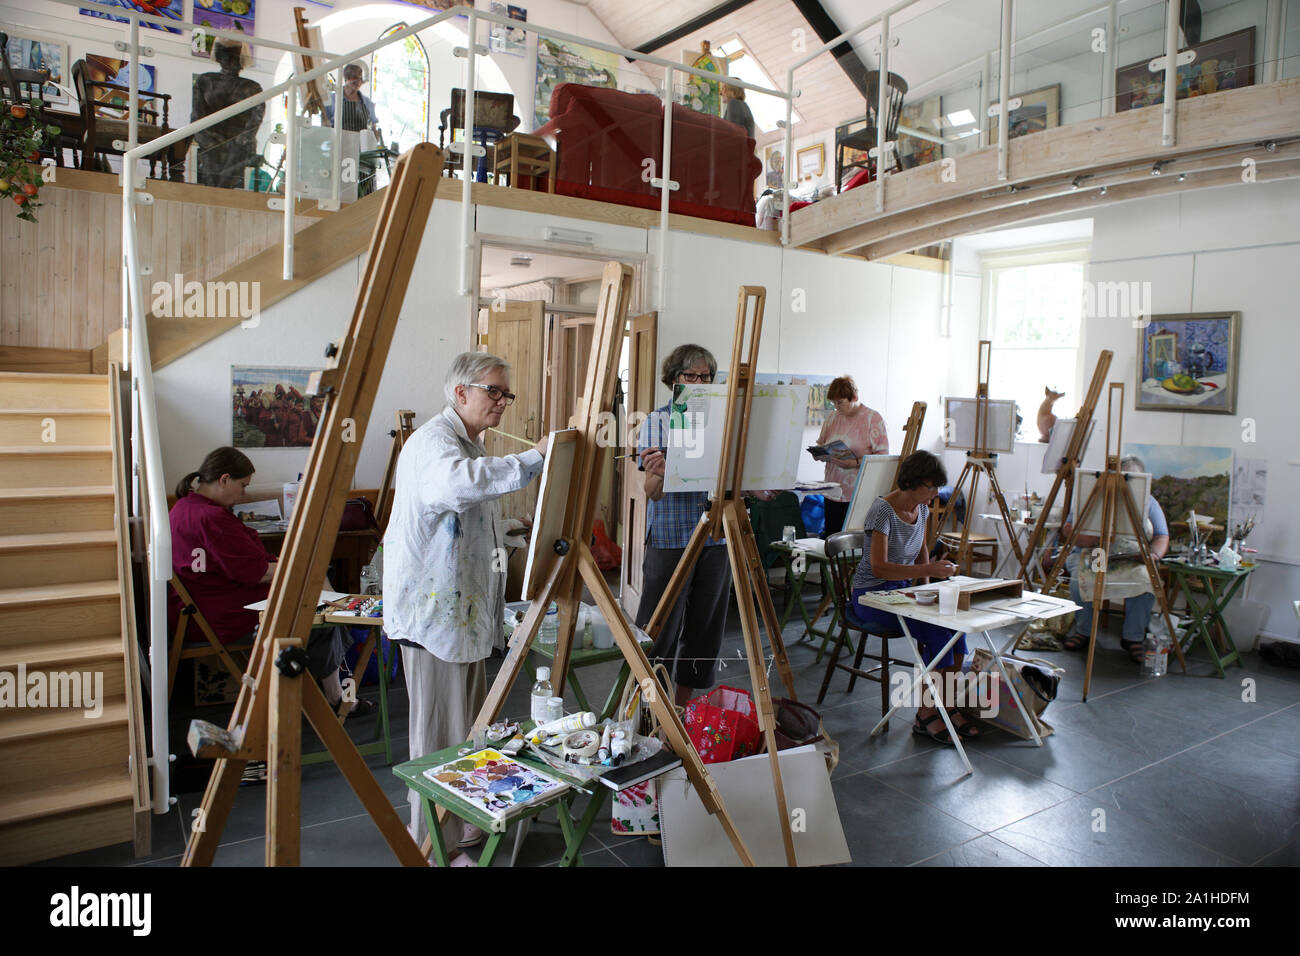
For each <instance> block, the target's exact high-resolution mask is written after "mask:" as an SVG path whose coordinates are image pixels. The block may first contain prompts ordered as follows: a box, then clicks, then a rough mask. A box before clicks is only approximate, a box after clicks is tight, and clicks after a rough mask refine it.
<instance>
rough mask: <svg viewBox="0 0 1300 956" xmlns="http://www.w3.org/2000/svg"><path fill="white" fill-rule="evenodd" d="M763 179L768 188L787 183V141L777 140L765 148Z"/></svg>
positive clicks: (778, 186) (775, 187) (776, 187)
mask: <svg viewBox="0 0 1300 956" xmlns="http://www.w3.org/2000/svg"><path fill="white" fill-rule="evenodd" d="M763 181H764V182H765V183H767V188H768V189H780V188H781V187H782V186H784V185H785V142H784V141H781V142H776V143H773V144H772V145H771V146H768V147H767V148H766V149H764V150H763Z"/></svg>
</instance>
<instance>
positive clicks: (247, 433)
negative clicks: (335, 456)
mask: <svg viewBox="0 0 1300 956" xmlns="http://www.w3.org/2000/svg"><path fill="white" fill-rule="evenodd" d="M315 371H319V370H318V369H312V368H284V367H269V368H267V367H255V366H247V365H232V366H231V368H230V411H231V442H230V443H231V444H232V445H233V446H234V447H236V448H306V447H308V446H309V445H311V442H312V438H313V437H315V435H316V424H317V423H318V422H319V421H320V417H321V412H322V411H323V410H324V403H325V396H323V395H308V394H307V380H308V379H309V378H311V373H312V372H315Z"/></svg>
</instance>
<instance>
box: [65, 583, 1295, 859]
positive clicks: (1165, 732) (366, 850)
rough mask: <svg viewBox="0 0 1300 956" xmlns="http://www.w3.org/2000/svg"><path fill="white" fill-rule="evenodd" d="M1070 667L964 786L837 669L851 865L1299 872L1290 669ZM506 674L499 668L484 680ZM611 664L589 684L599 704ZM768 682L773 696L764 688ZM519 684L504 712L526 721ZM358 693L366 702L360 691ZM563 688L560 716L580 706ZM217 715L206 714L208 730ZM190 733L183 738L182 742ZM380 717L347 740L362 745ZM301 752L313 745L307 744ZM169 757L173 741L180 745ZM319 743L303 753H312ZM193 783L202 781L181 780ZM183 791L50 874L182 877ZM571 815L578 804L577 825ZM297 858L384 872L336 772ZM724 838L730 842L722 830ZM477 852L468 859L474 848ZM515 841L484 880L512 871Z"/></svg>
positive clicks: (1111, 648)
mask: <svg viewBox="0 0 1300 956" xmlns="http://www.w3.org/2000/svg"><path fill="white" fill-rule="evenodd" d="M801 632H802V626H801V625H799V626H796V625H795V624H793V623H792V624H790V625H789V626H788V627H787V629H786V633H785V638H786V640H787V641H788V642H789V656H790V661H791V667H792V670H793V672H794V678H795V685H796V690H797V693H798V696H799V698H800V699H801V700H805V701H808V702H810V703H811V702H812V701H813V700H815V698H816V695H817V691H818V689H819V687H820V685H821V680H822V675H823V673H824V669H825V668H824V663H823V664H817V663H815V658H816V652H817V646H816V645H813V644H809V643H801V642H799V641H798V638H799V636H800V634H801ZM742 646H743V645H742V641H741V637H740V632H739V626H738V624H737V618H736V614H735V609H734V607H733V609H732V614H731V615H730V618H729V626H728V634H727V639H726V641H725V643H724V646H723V652H722V657H723V658H724V660H725V661H726V665H725V668H724V669H721V670H720V671H719V673H718V675H717V676H718V680H719V682H720V683H725V684H730V685H734V686H740V687H747V686H748V685H749V677H748V673H747V670H746V667H745V664H744V662H743V661H741V660H738V659H737V652H738V651H739V650H740V648H741V647H742ZM1036 656H1043V657H1045V658H1048V659H1050V660H1052V661H1053V662H1054V663H1057V664H1059V665H1061V666H1063V667H1065V668H1066V671H1067V674H1066V677H1065V679H1064V680H1063V681H1062V685H1061V691H1060V695H1059V696H1058V698H1057V700H1056V702H1055V703H1053V704H1052V705H1051V707H1050V708H1049V709H1048V711H1047V713H1046V715H1045V716H1046V719H1047V720H1048V722H1049V723H1050V724H1052V725H1053V727H1054V728H1055V733H1054V734H1053V735H1052V736H1051V737H1050V738H1048V739H1047V740H1046V742H1045V744H1044V746H1043V747H1041V748H1038V747H1035V746H1034V745H1033V744H1032V742H1029V741H1023V740H1020V739H1018V738H1016V737H1013V736H1011V735H1009V734H1005V733H1002V732H1000V731H993V732H991V733H990V734H989V735H987V736H986V737H985V738H984V739H982V740H979V741H975V742H971V743H970V744H969V745H968V747H967V753H968V754H969V756H970V760H971V763H972V765H973V766H974V768H975V772H974V774H973V775H971V776H968V777H963V776H962V774H961V769H962V768H961V764H960V761H959V760H958V758H957V755H956V752H955V751H954V750H953V749H952V748H949V747H943V746H940V745H939V744H937V743H935V742H933V741H930V740H928V739H925V738H922V737H918V736H915V735H914V734H912V733H911V720H912V717H913V711H910V710H907V711H900V712H899V713H898V714H896V715H895V716H894V718H893V719H892V720H891V724H890V731H889V732H888V733H887V734H884V735H882V736H879V737H874V738H873V737H870V736H869V735H868V732H869V730H870V728H871V726H872V725H873V724H874V723H875V722H876V721H877V720H878V719H879V717H880V697H879V688H878V687H877V686H876V685H875V684H870V683H864V682H859V684H858V686H857V687H856V689H855V691H854V693H853V694H852V695H849V694H848V693H846V686H847V682H848V678H847V675H844V674H842V673H841V674H837V676H836V677H835V678H834V680H833V682H832V685H831V689H830V692H829V693H828V695H827V697H826V701H825V704H824V705H823V706H822V708H821V711H822V714H823V719H824V722H825V726H826V729H827V731H828V732H829V733H830V734H831V736H832V737H834V738H835V739H836V740H837V741H838V742H839V744H840V748H841V750H840V757H841V759H840V763H839V766H838V767H837V768H836V770H835V772H834V774H833V775H832V786H833V789H834V793H835V799H836V801H837V804H838V806H839V811H840V818H841V821H842V823H843V826H844V830H845V835H846V837H847V839H848V843H849V848H850V852H851V853H852V857H853V865H855V866H913V865H916V866H972V865H978V866H1043V865H1047V866H1072V867H1074V866H1090V867H1092V866H1098V867H1108V866H1255V865H1258V866H1296V865H1297V864H1298V863H1300V671H1293V670H1285V669H1282V668H1278V667H1274V666H1270V665H1269V664H1266V663H1263V662H1261V661H1260V660H1259V659H1258V657H1257V656H1255V655H1253V654H1250V655H1247V657H1246V663H1245V666H1244V667H1241V668H1236V667H1233V668H1229V670H1228V677H1227V679H1226V680H1220V679H1218V678H1216V677H1212V676H1210V674H1211V673H1212V671H1211V668H1210V666H1209V664H1208V663H1207V662H1206V661H1204V660H1202V659H1199V658H1196V657H1193V658H1192V659H1191V660H1190V661H1189V668H1188V670H1189V672H1188V674H1187V675H1183V674H1181V673H1179V672H1178V669H1177V666H1176V664H1174V665H1172V666H1171V673H1170V674H1169V676H1167V677H1165V678H1162V679H1159V680H1154V681H1153V680H1144V679H1143V678H1142V677H1141V676H1140V675H1139V674H1138V669H1137V666H1136V665H1134V664H1132V663H1130V662H1129V660H1128V658H1127V656H1126V655H1124V654H1123V653H1122V652H1121V651H1120V649H1119V644H1118V641H1117V639H1116V638H1115V637H1114V636H1113V635H1105V636H1103V637H1102V638H1101V645H1100V646H1099V648H1098V651H1097V656H1096V661H1095V665H1094V673H1093V681H1092V686H1091V690H1090V694H1089V699H1088V701H1087V702H1086V703H1083V702H1081V700H1080V696H1081V691H1082V686H1083V666H1084V656H1083V655H1081V654H1070V653H1066V652H1060V653H1055V654H1053V653H1049V652H1036ZM499 663H500V662H499V661H496V660H494V661H491V662H490V666H489V679H491V676H492V675H494V674H495V672H496V670H497V667H498V666H499ZM614 675H615V667H614V666H613V665H602V666H600V667H594V668H590V669H587V670H584V671H582V672H581V676H582V683H583V685H584V688H585V689H586V690H588V691H589V696H590V697H592V698H595V697H596V696H597V695H598V694H602V693H603V691H604V689H605V688H607V687H608V686H609V684H610V683H611V682H612V680H613V679H614ZM398 684H399V686H398V687H396V688H394V689H393V690H392V691H391V692H390V704H391V707H392V710H393V715H394V749H395V756H396V758H397V760H398V761H401V760H404V759H406V726H405V721H406V694H405V689H404V687H402V686H401V681H400V679H399V681H398ZM774 685H779V682H777V681H775V680H774ZM527 692H528V689H527V688H526V687H524V686H522V682H521V685H520V686H517V687H516V688H515V689H514V691H513V692H512V693H511V695H510V697H509V699H508V701H507V706H506V711H507V712H509V713H523V712H526V710H527V701H526V695H527ZM364 693H365V694H367V695H373V694H375V693H376V691H375V690H374V689H373V688H367V689H366V690H365V691H364ZM572 703H573V702H572V695H571V692H570V704H571V705H572ZM208 719H214V718H212V717H211V716H209V717H208ZM181 729H182V732H183V727H182V728H181ZM374 732H375V718H368V719H367V720H365V721H361V722H358V723H357V724H356V725H355V726H354V727H353V734H354V737H355V738H356V739H358V740H366V739H371V738H372V737H373V734H374ZM306 739H308V740H310V735H306ZM178 746H179V742H178ZM308 746H311V744H308ZM368 763H369V765H370V767H371V769H372V770H373V772H374V774H375V776H376V778H377V779H378V781H379V783H380V785H381V786H382V787H383V788H384V791H385V792H386V793H387V794H388V795H389V797H390V798H391V800H392V802H393V806H395V807H397V808H398V810H399V812H400V813H401V814H402V815H403V817H404V818H405V814H406V810H407V804H406V794H405V790H404V789H403V787H402V786H401V785H400V783H399V781H398V780H397V778H396V777H394V776H393V774H392V773H391V771H390V770H389V768H388V767H387V766H385V765H384V762H383V758H382V756H379V757H372V758H370V759H369V760H368ZM191 779H193V778H191ZM195 791H196V792H184V793H180V794H179V795H178V806H177V808H176V809H175V810H173V812H171V813H168V814H166V815H164V816H160V817H155V818H154V833H153V853H152V855H151V856H149V857H148V858H145V859H139V860H137V859H134V858H133V857H132V855H131V851H130V848H129V847H127V846H119V847H109V848H105V849H101V850H96V851H92V852H89V853H82V854H77V855H75V856H71V857H65V858H62V859H59V860H54V861H51V863H53V864H57V865H81V866H123V865H125V866H133V865H143V866H175V865H176V864H177V862H178V861H179V858H180V854H181V852H182V850H183V848H184V841H185V836H186V832H187V830H188V827H189V825H190V820H191V813H192V811H193V810H194V809H195V808H197V807H198V806H199V802H200V800H201V797H202V793H201V789H199V788H198V787H195ZM581 807H582V804H581V803H579V804H578V809H579V810H580V809H581ZM264 816H265V790H264V788H262V787H259V786H253V787H245V788H242V789H241V790H240V793H239V796H238V798H237V799H236V802H235V806H234V809H233V810H232V812H231V815H230V819H229V820H228V822H227V824H226V826H225V829H224V832H223V834H222V839H221V844H220V849H219V851H218V853H217V857H216V864H217V865H219V866H240V865H255V864H260V862H261V860H262V857H263V852H264V849H263V840H262V836H263V833H264ZM302 823H303V829H302V861H303V863H304V864H306V865H321V866H370V865H380V866H387V865H394V864H395V860H394V858H393V856H392V854H391V853H390V852H389V851H388V849H387V847H386V846H385V845H384V843H383V841H382V840H381V839H380V838H379V835H378V833H377V831H376V830H375V828H374V826H373V824H372V823H371V821H370V820H369V818H368V817H367V816H366V814H365V812H364V810H363V809H362V807H361V804H360V802H359V801H358V800H357V798H356V796H355V795H354V794H353V793H352V791H351V789H350V788H349V787H348V785H347V783H346V781H345V780H344V779H343V778H342V776H341V775H340V774H339V772H338V771H337V770H336V769H335V768H334V767H333V765H317V766H312V767H307V768H305V769H304V771H303V790H302ZM719 839H723V836H722V834H721V832H720V831H719ZM562 849H563V846H562V838H561V835H560V830H559V825H558V823H556V822H555V819H554V816H553V815H549V814H547V815H543V818H542V819H540V820H539V821H538V822H535V823H534V824H533V825H532V827H531V830H530V832H529V834H528V836H527V837H526V839H524V840H523V842H522V844H521V846H520V849H519V854H518V860H517V865H521V866H524V865H528V866H546V865H554V864H555V863H556V862H557V861H558V859H559V856H560V853H561V851H562ZM473 852H474V853H475V854H476V853H477V851H473ZM509 859H510V841H509V840H507V843H506V845H504V846H503V847H502V849H501V851H500V852H499V853H498V856H497V860H496V861H495V862H494V865H497V866H505V865H508V864H509ZM583 860H584V863H585V864H586V865H588V866H661V865H662V863H663V860H662V855H661V852H660V849H659V847H658V846H655V845H651V844H650V843H649V842H648V841H647V840H646V839H644V838H637V839H628V838H626V837H618V836H613V835H612V834H611V833H610V830H609V825H608V819H607V818H605V819H601V820H598V821H597V823H596V825H595V826H594V827H593V828H592V831H591V834H590V835H589V836H588V838H587V840H586V842H585V844H584V847H583Z"/></svg>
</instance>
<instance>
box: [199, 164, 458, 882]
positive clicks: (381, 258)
mask: <svg viewBox="0 0 1300 956" xmlns="http://www.w3.org/2000/svg"><path fill="white" fill-rule="evenodd" d="M441 171H442V154H441V153H440V152H439V150H438V149H437V148H436V147H434V146H431V145H429V144H428V143H421V144H420V145H418V146H416V147H414V148H413V149H412V150H411V151H410V152H408V153H406V154H405V155H404V156H402V157H401V159H400V160H398V162H397V166H396V169H395V170H394V173H393V182H392V185H391V186H390V187H389V189H388V192H387V195H386V196H385V198H384V204H383V207H382V208H381V209H380V213H379V219H378V221H377V222H376V223H375V232H374V235H373V237H372V239H371V241H370V256H369V258H368V259H367V262H366V271H365V275H364V276H363V278H362V281H361V286H360V288H359V290H358V293H357V304H356V307H355V310H354V311H353V314H352V321H351V323H350V324H349V326H348V332H347V335H345V336H344V337H343V338H342V339H341V340H340V341H339V342H338V343H334V344H331V345H330V346H329V348H328V349H327V350H326V357H327V358H329V359H330V360H331V365H332V367H331V368H329V369H328V370H326V371H325V372H324V373H321V376H320V383H319V386H318V388H317V389H316V391H317V392H318V393H321V392H323V393H324V394H325V395H326V396H327V404H326V406H325V414H324V417H323V419H322V422H321V427H320V428H318V429H317V431H316V437H315V439H314V440H313V442H312V447H311V457H310V459H309V460H308V463H307V479H306V480H305V481H304V482H303V494H302V497H301V498H300V499H299V501H298V504H297V507H295V508H294V511H293V518H292V519H291V520H290V523H289V532H288V535H287V536H286V538H285V547H284V551H283V552H282V554H283V557H282V559H281V560H280V563H279V565H278V566H277V568H276V572H275V577H274V579H273V580H272V581H271V593H270V598H269V600H268V602H267V608H266V612H265V614H264V615H263V618H262V626H261V629H260V630H259V632H258V635H257V641H256V643H255V644H254V646H253V653H252V657H251V659H250V661H249V667H248V671H247V673H246V674H245V676H244V686H243V687H242V688H241V689H240V691H239V699H238V701H236V703H235V712H234V714H233V716H232V717H231V718H230V724H229V726H228V727H227V728H226V729H222V728H220V727H215V726H213V725H212V724H209V723H206V722H205V721H197V720H196V721H194V722H193V723H191V725H190V731H189V744H190V749H191V750H192V751H193V752H194V754H195V756H198V757H215V758H217V762H216V766H215V767H214V768H213V771H212V777H211V778H210V779H209V781H208V787H207V791H206V792H205V793H204V795H203V804H202V807H201V808H200V811H199V814H198V819H197V820H196V821H195V824H194V827H193V831H192V833H191V835H190V841H189V845H188V846H187V847H186V848H185V855H184V857H183V858H182V861H181V865H182V866H207V865H210V864H211V863H212V858H213V856H214V854H215V853H216V849H217V843H218V840H219V839H220V836H221V831H222V829H223V828H224V826H225V823H226V817H227V816H228V815H229V813H230V807H231V805H232V804H233V803H234V799H235V793H236V792H237V791H238V789H239V778H240V775H241V773H242V772H243V769H244V765H245V764H246V763H247V762H248V761H249V760H254V759H262V760H265V761H266V762H267V764H268V767H267V790H266V862H267V864H268V865H271V866H296V865H297V864H298V862H299V798H300V785H301V780H300V771H301V756H302V714H303V713H305V714H306V715H307V719H308V720H310V721H311V724H312V727H313V728H314V729H315V731H316V733H317V734H318V735H319V736H320V738H321V740H322V741H324V743H325V746H326V747H327V748H328V749H329V752H330V755H331V756H332V757H333V758H334V762H335V764H337V765H338V768H339V770H340V771H341V772H342V773H343V776H344V777H346V778H347V781H348V783H349V784H351V786H352V789H353V791H354V792H355V793H356V795H357V797H358V798H359V799H360V800H361V803H362V805H363V806H364V807H365V808H366V811H367V812H368V813H369V814H370V817H371V819H373V820H374V822H375V826H377V827H378V828H379V832H380V834H381V835H382V836H383V837H384V840H385V841H386V842H387V843H388V845H389V846H390V847H391V848H392V850H393V852H394V853H395V854H396V855H397V858H398V860H399V861H401V862H402V863H403V864H405V865H408V866H424V865H426V861H425V858H424V857H423V856H421V854H420V850H419V847H418V846H416V844H415V841H414V840H413V839H411V836H410V834H409V833H408V832H407V830H406V827H405V826H404V825H403V824H402V821H401V820H400V819H399V818H398V816H397V811H396V810H394V809H393V805H392V801H391V799H390V798H389V796H388V794H386V793H385V792H384V790H383V788H382V787H380V786H379V783H378V782H377V781H376V780H375V778H374V776H373V775H372V774H371V773H370V768H369V767H367V766H366V764H365V762H364V761H363V760H362V759H361V755H360V754H359V753H358V752H357V748H356V745H355V744H353V742H352V740H351V738H350V737H348V735H347V733H346V732H345V731H344V730H343V727H342V725H341V724H340V723H339V720H338V717H337V716H335V713H334V710H333V708H331V707H330V705H329V704H328V703H327V702H326V700H325V695H324V694H323V693H321V690H320V688H319V687H317V686H316V682H315V681H314V680H312V679H311V678H310V676H309V675H307V674H306V650H305V644H306V642H307V637H308V633H309V632H310V630H311V627H312V622H313V618H314V617H315V613H316V603H317V600H318V598H319V595H320V589H321V585H322V584H323V583H324V581H325V573H326V570H327V568H328V564H329V559H330V555H331V553H332V552H333V550H334V539H335V536H336V535H337V534H338V527H339V518H340V517H341V516H342V513H343V503H344V500H345V499H346V497H347V489H348V485H349V484H350V482H351V478H352V475H353V474H354V473H355V471H356V464H357V456H358V454H359V452H360V449H361V444H362V440H363V439H364V437H365V428H366V423H367V422H369V421H370V413H371V410H372V408H373V406H374V399H375V392H376V390H377V389H378V387H379V379H380V376H381V374H382V373H383V369H384V363H385V360H386V359H387V356H388V350H389V347H390V346H391V344H392V339H393V332H394V330H395V329H396V327H397V316H398V313H399V312H400V310H401V307H402V300H403V299H404V298H405V295H406V287H407V283H408V282H409V280H410V277H411V271H412V269H413V268H414V265H415V257H416V254H417V253H418V252H419V250H420V242H421V240H422V239H423V237H424V231H425V225H426V223H427V221H428V218H429V211H430V209H431V208H432V206H433V197H434V193H435V192H436V191H437V187H438V180H439V177H440V174H441ZM345 438H346V440H345ZM304 678H305V679H304Z"/></svg>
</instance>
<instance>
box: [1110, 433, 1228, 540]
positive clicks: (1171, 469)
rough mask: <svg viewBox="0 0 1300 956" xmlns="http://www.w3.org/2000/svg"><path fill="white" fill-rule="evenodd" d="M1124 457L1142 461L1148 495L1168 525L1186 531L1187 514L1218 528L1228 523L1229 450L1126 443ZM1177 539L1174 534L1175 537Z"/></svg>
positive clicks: (1199, 446)
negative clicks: (1192, 513) (1203, 517)
mask: <svg viewBox="0 0 1300 956" xmlns="http://www.w3.org/2000/svg"><path fill="white" fill-rule="evenodd" d="M1124 454H1125V455H1137V456H1138V457H1139V458H1141V459H1142V464H1143V470H1144V471H1147V472H1150V474H1151V494H1152V495H1154V496H1155V499H1156V501H1158V502H1160V507H1161V508H1162V509H1164V512H1165V518H1166V519H1167V520H1168V521H1169V522H1170V524H1171V526H1172V524H1173V523H1174V522H1179V523H1182V525H1183V527H1184V529H1186V522H1187V513H1188V512H1189V511H1195V512H1196V513H1197V514H1198V515H1209V516H1210V517H1211V518H1213V519H1214V523H1215V524H1217V525H1225V524H1226V523H1227V521H1228V488H1229V484H1230V483H1231V480H1232V473H1233V471H1232V464H1233V451H1232V449H1231V448H1219V447H1212V446H1204V445H1151V444H1138V443H1130V442H1125V443H1124ZM1171 530H1173V529H1172V527H1171ZM1184 533H1185V531H1184ZM1180 536H1181V535H1180V534H1179V533H1178V532H1177V531H1174V537H1180Z"/></svg>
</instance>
